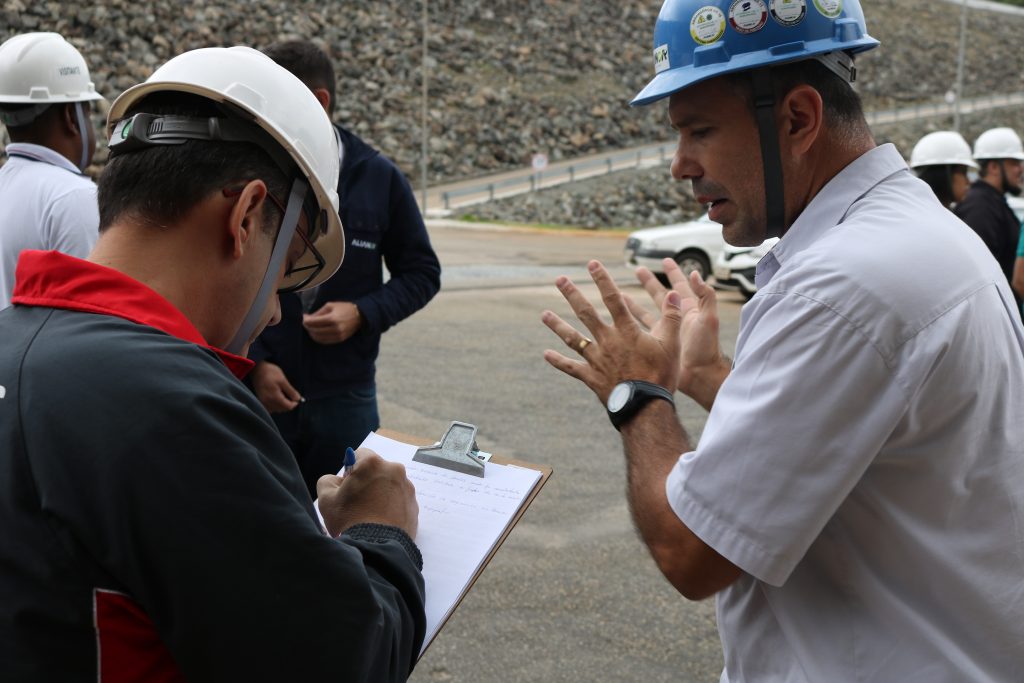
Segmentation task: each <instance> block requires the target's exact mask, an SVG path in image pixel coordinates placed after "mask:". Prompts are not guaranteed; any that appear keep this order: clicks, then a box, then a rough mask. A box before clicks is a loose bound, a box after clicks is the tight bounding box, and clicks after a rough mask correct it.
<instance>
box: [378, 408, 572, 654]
mask: <svg viewBox="0 0 1024 683" xmlns="http://www.w3.org/2000/svg"><path fill="white" fill-rule="evenodd" d="M452 424H453V427H454V428H455V429H456V430H457V431H460V432H461V434H460V438H461V439H462V440H461V441H460V443H462V442H464V437H465V436H466V434H467V430H466V429H465V428H464V427H459V426H458V425H464V426H467V427H470V428H472V432H473V435H474V437H475V433H476V427H474V426H473V425H467V423H456V422H453V423H452ZM453 427H449V431H448V432H446V436H447V435H449V434H450V433H452V429H453ZM376 434H377V435H379V436H381V437H384V438H386V439H390V440H392V441H397V442H400V443H402V444H408V445H410V446H419V447H420V448H419V449H418V451H417V454H419V453H420V452H423V451H425V450H426V451H429V450H431V449H438V448H441V447H442V446H443V445H444V443H445V439H444V438H442V440H441V441H440V442H437V443H434V442H432V441H429V440H427V439H422V438H418V437H413V436H410V435H408V434H403V433H401V432H395V431H391V430H386V429H381V430H378V431H377V432H376ZM370 436H371V437H372V436H373V434H371V435H370ZM367 440H368V441H369V440H370V437H367ZM364 443H366V442H364ZM367 446H368V447H370V448H373V446H372V445H370V444H367ZM469 451H470V453H472V454H473V455H472V457H474V458H475V459H477V460H478V461H480V462H482V466H483V468H484V469H485V471H486V468H487V467H488V465H489V464H490V463H494V464H495V465H502V466H512V467H514V468H521V469H526V470H532V471H533V472H536V473H538V474H539V476H537V479H536V481H534V483H533V485H532V487H530V489H529V491H528V492H527V494H526V496H525V497H524V498H523V499H522V501H521V502H520V503H519V505H518V507H517V508H516V510H515V512H514V514H512V515H511V517H509V518H508V519H507V521H505V524H504V528H503V529H502V530H501V532H500V533H499V534H498V536H497V538H496V540H495V541H494V542H493V544H492V545H491V546H490V549H489V550H488V551H487V552H486V554H485V555H484V556H483V558H482V559H481V560H480V561H479V563H478V564H477V566H476V568H475V571H473V572H472V575H471V576H470V577H469V579H468V581H467V582H466V584H465V585H464V586H463V587H462V588H461V590H460V591H459V592H458V595H457V596H456V597H455V598H454V600H448V601H446V603H445V609H444V611H443V614H442V613H440V612H437V613H435V614H433V615H431V614H430V612H431V611H432V610H431V609H430V608H429V607H428V623H427V633H426V636H425V638H424V640H423V646H422V647H421V648H420V653H419V657H422V656H423V653H424V652H426V650H427V647H429V646H430V644H431V643H432V642H433V641H434V638H436V637H437V634H438V633H440V632H441V629H443V628H444V625H445V624H446V623H447V622H448V619H450V618H451V616H452V614H454V613H455V610H456V609H458V607H459V605H460V604H462V600H463V599H464V598H465V597H466V595H467V594H468V593H469V591H470V590H472V588H473V586H474V585H475V584H476V581H477V579H478V578H480V575H481V574H483V571H484V569H486V568H487V565H489V564H490V562H491V560H492V559H494V555H495V554H496V553H497V552H498V549H499V548H501V546H502V544H503V543H504V542H505V539H506V538H508V536H509V534H511V533H512V529H513V528H515V526H516V524H518V523H519V520H520V519H522V517H523V514H524V513H525V512H526V510H527V508H529V507H530V505H531V504H533V501H534V500H535V499H536V497H537V494H538V493H540V490H541V489H542V488H543V487H544V484H546V483H547V481H548V479H549V478H550V477H551V474H552V472H553V470H552V468H551V467H549V466H547V465H537V464H534V463H528V462H524V461H522V460H516V459H513V458H506V457H503V456H500V455H492V454H481V453H480V451H479V449H477V448H476V443H475V438H474V439H473V442H472V448H470V449H469ZM434 455H437V453H436V452H435V453H434ZM416 462H418V463H419V464H421V465H424V466H426V467H436V468H438V469H445V470H450V471H453V472H457V473H458V474H459V476H461V477H465V478H468V477H475V476H476V475H475V474H471V473H466V472H465V471H462V470H460V469H459V468H458V467H457V466H449V465H448V464H447V463H446V462H444V461H443V460H440V461H439V460H436V459H434V460H432V462H430V463H429V464H427V463H424V462H423V459H422V458H421V459H420V460H417V461H416ZM484 481H486V476H484ZM419 495H420V494H419V490H417V497H418V498H419ZM420 506H421V519H422V518H423V503H422V502H421V503H420ZM422 531H423V529H422V525H421V532H422ZM423 550H424V548H423V547H422V546H421V551H423ZM424 555H425V557H424V576H425V577H426V576H427V572H428V567H427V566H426V562H427V558H426V553H424ZM427 591H428V593H429V591H430V584H429V582H428V585H427ZM429 602H430V598H429V597H428V603H429ZM432 617H433V619H434V620H436V621H435V623H433V624H432V622H431V619H432Z"/></svg>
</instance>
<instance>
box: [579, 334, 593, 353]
mask: <svg viewBox="0 0 1024 683" xmlns="http://www.w3.org/2000/svg"><path fill="white" fill-rule="evenodd" d="M592 343H593V340H592V339H587V338H586V337H584V338H583V339H580V343H579V344H577V345H576V350H577V351H579V352H580V353H583V349H585V348H587V345H588V344H592Z"/></svg>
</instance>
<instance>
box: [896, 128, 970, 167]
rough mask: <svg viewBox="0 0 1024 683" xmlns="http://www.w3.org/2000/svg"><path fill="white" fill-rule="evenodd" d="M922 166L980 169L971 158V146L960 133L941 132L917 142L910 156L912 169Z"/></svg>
mask: <svg viewBox="0 0 1024 683" xmlns="http://www.w3.org/2000/svg"><path fill="white" fill-rule="evenodd" d="M922 166H967V167H969V168H975V169H976V168H978V164H976V163H974V159H973V158H971V146H970V145H968V144H967V141H966V140H964V138H963V136H962V135H960V133H956V132H954V131H951V130H940V131H937V132H935V133H928V135H925V136H924V137H923V138H921V139H920V140H918V141H917V144H916V145H914V151H913V152H911V154H910V168H921V167H922Z"/></svg>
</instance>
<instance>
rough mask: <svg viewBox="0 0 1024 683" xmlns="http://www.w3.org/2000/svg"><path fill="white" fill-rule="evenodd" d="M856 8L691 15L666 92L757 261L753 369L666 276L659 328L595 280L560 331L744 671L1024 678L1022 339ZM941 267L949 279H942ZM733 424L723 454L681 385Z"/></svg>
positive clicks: (684, 138) (705, 293) (700, 285)
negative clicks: (690, 413)
mask: <svg viewBox="0 0 1024 683" xmlns="http://www.w3.org/2000/svg"><path fill="white" fill-rule="evenodd" d="M876 46H877V41H875V40H874V39H873V38H871V37H870V35H868V32H867V28H866V25H865V22H864V17H863V14H862V12H861V8H860V5H859V3H858V2H857V1H856V0H806V1H805V0H731V1H730V0H717V1H707V0H705V1H704V2H695V1H694V0H667V1H666V2H665V4H664V6H663V7H662V10H661V14H660V15H659V17H658V21H657V24H656V26H655V33H654V44H653V58H654V70H655V75H654V78H653V79H652V80H651V81H650V83H649V84H648V85H647V87H645V88H644V89H643V90H642V91H641V92H640V94H639V95H638V96H637V97H636V99H635V100H634V101H633V103H634V104H636V105H645V104H650V103H653V102H656V101H659V100H661V99H665V98H668V114H669V119H670V122H671V124H672V127H673V128H674V129H675V130H676V131H677V132H678V136H679V143H678V149H677V151H676V154H675V157H674V159H673V162H672V174H673V176H674V177H675V178H676V179H677V180H689V181H690V182H691V183H692V185H693V191H694V195H695V196H696V197H697V199H698V200H699V201H700V202H702V203H704V204H707V205H708V206H709V210H710V212H711V218H712V219H713V220H715V221H717V222H719V223H721V224H722V226H723V233H724V235H725V238H726V240H727V241H728V242H730V243H731V244H736V245H755V244H759V243H761V242H762V241H763V240H764V239H765V238H766V237H770V236H780V237H781V238H782V239H781V240H780V241H779V242H778V244H777V245H776V246H775V247H774V248H773V249H772V250H771V252H769V253H768V255H767V256H765V257H764V259H763V260H762V261H761V262H760V264H759V265H758V268H757V285H758V288H759V289H758V292H757V294H756V295H755V296H754V298H753V299H752V300H751V301H750V302H749V303H748V304H747V305H746V306H745V307H744V309H743V312H742V316H741V321H740V332H739V337H738V341H737V345H736V352H735V358H734V359H733V360H729V359H728V358H727V357H726V356H725V355H724V354H723V353H722V350H721V348H720V345H719V341H718V317H717V311H716V303H715V295H714V292H713V290H712V289H711V288H710V287H708V286H707V285H706V284H705V283H704V282H703V281H702V280H701V279H700V277H699V276H698V275H696V274H691V275H690V276H689V277H688V278H687V277H686V276H684V275H683V274H682V273H681V272H680V271H679V269H678V268H677V267H674V264H671V263H666V269H667V271H666V272H667V273H668V274H669V279H670V281H671V282H672V289H671V290H669V291H668V292H666V291H664V290H663V289H662V288H661V286H660V285H659V284H657V282H656V281H655V279H654V277H653V276H652V275H651V273H650V272H649V271H646V270H643V269H641V270H640V271H638V277H639V278H640V281H641V282H642V283H643V285H644V287H645V289H647V291H648V292H649V293H650V294H651V296H652V297H653V298H654V300H655V302H656V303H657V304H658V305H659V307H660V315H653V314H651V313H648V312H645V311H644V310H643V308H642V307H641V306H640V305H639V304H637V303H635V302H633V301H632V300H631V299H630V298H629V297H628V296H626V295H624V294H622V293H621V292H620V291H619V290H618V288H617V287H616V286H615V284H614V283H613V282H612V280H611V278H610V277H609V274H608V272H607V271H606V270H605V269H604V267H603V266H602V265H601V264H600V263H598V262H596V261H592V262H591V263H590V265H589V270H590V273H591V276H592V277H593V279H594V281H595V282H596V284H597V286H598V289H599V290H600V292H601V295H602V300H603V302H604V304H605V306H606V307H607V309H608V312H609V313H610V315H611V323H610V324H609V323H606V322H604V320H603V318H602V316H601V315H600V314H599V312H598V311H597V310H596V309H595V307H594V306H593V305H592V304H591V303H590V302H588V301H587V299H586V298H585V297H584V296H583V295H582V294H581V292H580V291H579V289H578V288H577V287H576V286H575V285H574V284H573V283H572V282H571V281H569V280H568V279H567V278H564V277H562V278H559V279H558V280H557V285H558V287H559V289H560V290H561V292H562V294H563V295H564V296H565V298H566V299H567V300H568V302H569V303H570V305H571V306H572V308H573V310H574V312H575V313H576V315H577V317H578V318H579V320H580V321H581V323H582V325H583V326H585V327H586V329H587V330H588V334H589V335H590V336H584V335H583V334H582V333H581V332H580V331H579V330H577V329H576V328H575V327H574V326H573V325H571V324H570V323H568V322H566V321H564V320H563V319H561V318H560V317H558V316H557V315H555V314H554V313H552V312H550V311H546V312H545V313H544V314H543V320H544V322H545V324H546V325H547V326H548V327H550V328H551V329H552V331H554V332H555V333H556V334H557V335H558V336H559V337H560V338H561V340H562V341H563V342H564V343H565V344H566V345H567V346H568V347H569V348H570V349H571V350H572V351H573V352H574V353H575V354H578V356H579V359H577V358H570V357H568V356H566V355H563V354H561V353H558V352H555V351H547V352H545V358H546V359H547V360H548V362H549V363H551V364H552V365H553V366H554V367H556V368H557V369H559V370H561V371H563V372H565V373H566V374H568V375H570V376H572V377H575V378H577V379H579V380H581V381H583V382H584V383H585V384H586V385H587V386H588V387H590V389H591V390H593V391H594V393H595V394H597V396H598V397H599V398H600V399H601V400H602V401H603V402H605V404H606V408H607V411H608V415H609V418H610V419H611V421H612V424H613V425H615V427H616V428H617V429H619V431H620V432H621V434H622V439H623V444H624V448H625V454H626V469H627V479H628V484H627V491H628V497H629V502H630V508H631V511H632V514H633V518H634V521H635V523H636V526H637V529H638V530H639V532H640V534H641V536H642V538H643V540H644V542H645V543H646V544H647V546H648V548H649V549H650V551H651V554H652V556H653V558H654V560H655V562H656V563H657V564H658V567H659V568H660V569H661V571H662V572H663V573H664V575H665V576H666V578H668V580H669V581H670V582H671V583H672V584H673V585H674V586H675V587H676V589H677V590H679V591H680V592H681V593H682V594H683V595H685V596H686V597H688V598H690V599H702V598H705V597H708V596H711V595H715V596H716V598H717V606H718V624H719V630H720V634H721V638H722V644H723V649H724V654H725V670H724V672H723V674H722V681H730V682H735V681H769V680H770V681H816V682H818V681H877V682H883V681H885V682H888V681H928V682H929V683H932V682H936V681H966V680H970V681H1009V680H1021V677H1022V675H1024V668H1022V663H1021V662H1022V660H1021V654H1020V653H1021V652H1022V647H1024V588H1022V583H1021V577H1022V575H1024V455H1022V451H1021V446H1020V444H1021V443H1024V424H1022V422H1021V420H1020V415H1021V414H1022V413H1024V330H1022V328H1021V324H1020V321H1019V320H1018V316H1017V314H1016V311H1015V305H1014V299H1013V295H1012V294H1011V292H1010V290H1009V288H1008V287H1007V284H1006V278H1005V277H1003V274H1002V273H1001V272H1000V270H999V268H998V266H997V265H996V264H995V262H994V261H993V260H992V258H991V257H990V256H989V254H988V252H987V250H986V249H985V247H984V245H983V244H982V243H981V241H980V240H978V239H977V238H976V237H975V236H974V235H973V234H972V233H971V232H970V231H969V230H968V229H966V226H964V224H963V223H961V222H960V221H959V220H958V219H957V218H956V217H955V216H953V214H952V213H950V212H949V211H947V210H946V209H945V208H944V207H943V206H942V205H941V204H940V203H939V201H938V200H937V199H936V198H935V195H934V194H933V193H932V192H931V190H930V189H929V188H928V186H927V185H926V184H925V183H923V182H922V181H920V180H919V179H917V178H915V177H914V176H913V174H912V173H911V172H910V170H909V169H908V168H907V165H906V163H905V162H904V161H903V159H902V157H901V156H900V155H899V153H898V152H897V151H896V149H895V148H894V147H893V146H892V145H881V146H876V144H875V142H874V140H873V138H872V135H871V132H870V130H869V129H868V126H867V124H866V122H865V120H864V115H863V113H862V111H861V105H860V101H859V98H858V97H857V95H856V94H855V92H854V90H853V89H852V87H851V83H852V82H853V80H854V79H855V76H856V68H855V66H854V57H855V55H856V54H857V53H859V52H862V51H865V50H868V49H871V48H874V47H876ZM925 273H928V274H931V275H930V276H925V275H924V274H925ZM677 389H678V390H679V391H681V392H682V393H683V394H685V395H686V396H688V397H690V398H691V399H693V400H695V401H697V402H698V403H700V404H701V405H702V406H704V407H705V408H706V409H708V410H709V411H710V414H709V416H708V420H707V423H706V426H705V428H704V432H703V434H702V435H701V437H700V443H699V444H695V443H694V441H693V440H692V439H691V438H690V437H689V436H688V435H687V433H686V431H685V429H684V428H683V427H682V425H681V424H680V422H679V419H678V417H677V414H676V411H675V406H674V395H675V391H676V390H677Z"/></svg>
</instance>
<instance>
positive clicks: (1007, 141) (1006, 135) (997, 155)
mask: <svg viewBox="0 0 1024 683" xmlns="http://www.w3.org/2000/svg"><path fill="white" fill-rule="evenodd" d="M974 159H975V160H976V161H987V160H989V159H1019V160H1021V161H1024V146H1022V145H1021V142H1020V136H1019V135H1017V133H1016V131H1014V130H1013V129H1012V128H991V129H989V130H986V131H985V132H984V133H982V134H981V135H979V136H978V139H977V140H975V141H974Z"/></svg>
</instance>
